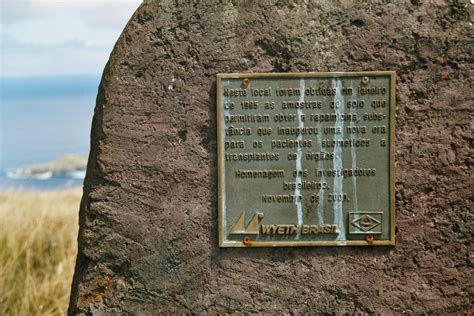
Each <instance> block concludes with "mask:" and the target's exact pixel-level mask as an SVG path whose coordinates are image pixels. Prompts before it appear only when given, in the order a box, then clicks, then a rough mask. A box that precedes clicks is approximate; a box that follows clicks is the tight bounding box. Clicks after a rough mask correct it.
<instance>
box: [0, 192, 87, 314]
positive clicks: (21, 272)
mask: <svg viewBox="0 0 474 316" xmlns="http://www.w3.org/2000/svg"><path fill="white" fill-rule="evenodd" d="M80 198H81V191H80V190H77V189H75V190H61V191H53V192H1V193H0V315H52V314H53V315H64V314H65V313H66V309H67V305H68V301H69V292H70V287H71V280H72V275H73V273H74V263H75V257H76V248H77V247H76V238H77V230H78V224H77V219H78V215H77V214H78V209H79V201H80Z"/></svg>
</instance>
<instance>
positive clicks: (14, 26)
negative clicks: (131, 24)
mask: <svg viewBox="0 0 474 316" xmlns="http://www.w3.org/2000/svg"><path fill="white" fill-rule="evenodd" d="M0 1H2V2H1V4H0V6H1V7H0V8H1V21H0V49H1V55H2V60H1V66H2V74H3V75H25V74H28V72H29V71H30V72H31V73H32V74H67V73H71V74H72V73H86V72H92V73H99V72H101V71H102V68H103V66H104V65H105V63H106V62H107V58H108V55H109V53H110V51H111V50H112V47H113V45H114V43H115V41H116V40H117V38H118V36H119V35H120V32H121V31H122V29H123V27H124V26H125V25H126V23H127V21H128V19H129V18H130V17H131V15H132V14H133V12H134V10H135V9H136V8H137V7H138V6H139V4H140V3H141V0H115V1H113V0H70V1H66V0H0Z"/></svg>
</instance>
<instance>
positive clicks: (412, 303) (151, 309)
mask: <svg viewBox="0 0 474 316" xmlns="http://www.w3.org/2000/svg"><path fill="white" fill-rule="evenodd" d="M372 2H373V3H372V4H367V3H362V2H359V1H338V2H332V1H327V2H326V1H314V2H313V1H304V2H303V1H224V0H222V1H202V2H201V1H192V2H191V1H146V2H145V3H143V4H142V5H141V6H140V8H139V9H138V10H137V12H136V13H135V14H134V15H133V17H132V19H131V20H130V22H129V23H128V25H127V26H126V28H125V30H124V31H123V33H122V35H121V36H120V38H119V40H118V42H117V44H116V46H115V48H114V50H113V52H112V54H111V56H110V60H109V62H108V64H107V66H106V68H105V70H104V74H103V77H102V82H101V85H100V91H99V95H98V98H97V106H96V109H95V114H94V119H93V125H92V134H91V137H92V140H91V145H92V148H91V153H90V157H89V162H88V168H87V176H86V180H85V185H84V196H83V199H82V203H81V209H80V233H79V254H78V258H77V265H76V272H75V276H74V282H73V286H72V295H71V303H70V307H69V313H71V314H76V313H80V314H88V313H94V314H157V313H160V312H170V313H178V312H179V313H185V312H196V313H210V312H214V313H231V312H239V313H278V314H279V313H291V312H296V313H310V314H315V313H336V314H340V313H349V314H353V313H369V314H370V313H377V314H383V315H388V314H400V313H416V314H420V313H427V314H447V313H463V312H466V313H470V312H471V313H472V305H473V297H474V295H473V294H474V283H473V277H472V276H473V257H472V253H473V245H472V241H473V237H472V232H473V231H474V225H473V217H474V215H473V194H472V193H473V192H472V187H473V179H472V165H473V162H474V160H473V157H474V151H473V146H472V145H473V133H472V130H473V125H472V124H473V123H472V115H473V89H472V87H473V80H472V70H473V63H472V62H473V55H474V44H473V37H472V34H473V32H472V14H473V6H472V5H470V4H469V3H468V1H462V2H461V1H460V2H457V1H454V2H451V1H436V3H435V1H415V0H411V1H401V0H400V1H372ZM386 69H387V70H396V71H397V75H398V83H397V89H398V92H397V101H398V108H397V124H398V125H397V131H396V140H397V154H398V157H397V161H398V165H397V168H398V169H397V184H396V189H397V201H396V204H397V227H398V232H397V235H396V238H397V245H396V246H395V247H380V248H371V247H366V248H337V249H336V248H298V249H297V248H292V249H282V248H280V249H266V248H261V249H219V248H218V246H217V194H216V183H217V182H216V172H217V171H216V159H215V156H216V135H215V129H216V122H215V116H216V114H215V75H216V74H217V73H219V72H246V71H251V72H286V71H294V72H297V71H358V70H386ZM469 311H470V312H469Z"/></svg>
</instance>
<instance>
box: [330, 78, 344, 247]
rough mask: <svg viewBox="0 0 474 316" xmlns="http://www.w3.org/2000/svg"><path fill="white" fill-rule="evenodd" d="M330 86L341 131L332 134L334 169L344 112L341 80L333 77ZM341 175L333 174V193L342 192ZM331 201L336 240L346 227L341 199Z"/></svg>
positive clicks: (339, 151) (339, 158)
mask: <svg viewBox="0 0 474 316" xmlns="http://www.w3.org/2000/svg"><path fill="white" fill-rule="evenodd" d="M332 87H333V88H335V89H336V94H335V95H334V112H335V113H336V115H338V116H339V117H337V118H336V122H335V127H336V129H340V131H341V133H340V134H338V133H335V134H334V140H335V142H336V144H335V145H334V160H333V168H334V169H342V148H341V146H339V145H337V143H338V141H339V140H341V139H342V137H343V135H344V120H343V119H342V117H341V115H342V114H343V113H344V97H343V96H342V94H341V88H342V85H341V80H340V79H333V80H332ZM343 180H344V177H343V176H335V177H334V184H333V194H335V195H336V194H341V193H342V192H343V190H342V189H343ZM332 203H333V209H334V222H335V224H336V225H337V226H338V228H339V234H338V235H337V238H336V240H343V239H344V238H345V235H346V228H345V227H344V214H343V209H342V201H339V199H336V201H335V202H332Z"/></svg>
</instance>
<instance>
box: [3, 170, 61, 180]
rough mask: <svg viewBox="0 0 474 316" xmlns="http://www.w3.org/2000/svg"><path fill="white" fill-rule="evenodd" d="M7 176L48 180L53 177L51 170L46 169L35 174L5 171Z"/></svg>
mask: <svg viewBox="0 0 474 316" xmlns="http://www.w3.org/2000/svg"><path fill="white" fill-rule="evenodd" d="M6 174H7V178H10V179H14V180H49V179H51V178H52V177H53V172H52V171H46V172H41V173H35V174H21V173H18V172H16V171H6Z"/></svg>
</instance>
